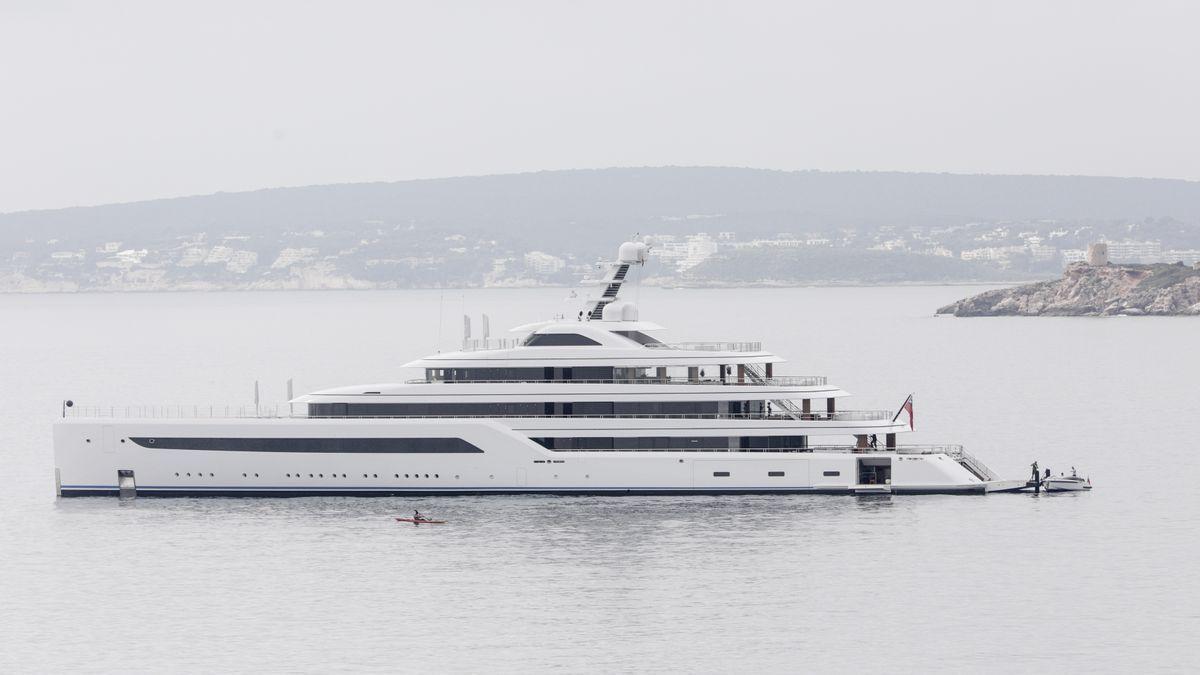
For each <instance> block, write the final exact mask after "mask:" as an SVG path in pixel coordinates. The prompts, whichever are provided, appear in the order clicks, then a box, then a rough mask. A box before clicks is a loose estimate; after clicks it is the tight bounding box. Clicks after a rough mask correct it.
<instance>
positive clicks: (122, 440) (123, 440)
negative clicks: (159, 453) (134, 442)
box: [121, 438, 153, 443]
mask: <svg viewBox="0 0 1200 675" xmlns="http://www.w3.org/2000/svg"><path fill="white" fill-rule="evenodd" d="M121 442H122V443H124V442H125V439H124V438H122V439H121ZM151 443H153V441H151Z"/></svg>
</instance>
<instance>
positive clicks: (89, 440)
mask: <svg viewBox="0 0 1200 675" xmlns="http://www.w3.org/2000/svg"><path fill="white" fill-rule="evenodd" d="M83 440H84V442H85V443H91V442H92V439H90V438H85V439H83Z"/></svg>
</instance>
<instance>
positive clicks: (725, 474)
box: [713, 471, 729, 478]
mask: <svg viewBox="0 0 1200 675" xmlns="http://www.w3.org/2000/svg"><path fill="white" fill-rule="evenodd" d="M713 477H714V478H728V477H729V472H728V471H714V472H713Z"/></svg>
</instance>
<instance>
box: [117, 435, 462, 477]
mask: <svg viewBox="0 0 1200 675" xmlns="http://www.w3.org/2000/svg"><path fill="white" fill-rule="evenodd" d="M131 440H132V441H133V442H134V443H136V444H138V445H140V446H142V447H147V446H148V445H149V441H150V440H151V439H146V438H133V439H131ZM154 440H156V441H157V443H156V444H155V447H161V448H169V449H174V450H216V451H226V452H354V453H358V452H363V453H372V452H374V453H410V452H412V453H430V452H439V453H442V452H446V453H455V452H483V450H480V449H479V448H478V447H476V446H475V445H472V444H471V443H468V442H467V441H465V440H463V439H461V438H158V439H154ZM309 477H310V478H311V476H309Z"/></svg>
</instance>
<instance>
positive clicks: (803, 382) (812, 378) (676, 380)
mask: <svg viewBox="0 0 1200 675" xmlns="http://www.w3.org/2000/svg"><path fill="white" fill-rule="evenodd" d="M828 383H829V380H828V378H826V377H824V376H821V375H788V376H783V377H770V378H766V379H763V380H757V381H753V380H751V379H749V378H747V379H746V380H745V381H743V382H738V381H737V379H736V378H735V377H732V376H731V377H728V378H726V379H725V380H721V379H719V378H713V377H704V378H700V379H689V378H687V377H640V378H631V379H618V378H613V379H590V380H428V379H413V380H405V384H703V385H727V386H735V387H819V386H823V385H826V384H828Z"/></svg>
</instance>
